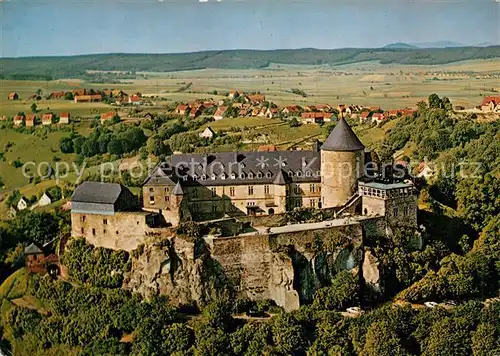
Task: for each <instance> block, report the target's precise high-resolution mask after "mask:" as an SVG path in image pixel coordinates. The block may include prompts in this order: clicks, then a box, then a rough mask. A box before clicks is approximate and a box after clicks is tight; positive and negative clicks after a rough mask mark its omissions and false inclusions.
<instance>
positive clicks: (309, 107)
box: [302, 105, 316, 112]
mask: <svg viewBox="0 0 500 356" xmlns="http://www.w3.org/2000/svg"><path fill="white" fill-rule="evenodd" d="M302 109H303V110H304V111H307V112H310V111H316V106H314V105H307V106H303V107H302Z"/></svg>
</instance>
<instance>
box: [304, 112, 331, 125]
mask: <svg viewBox="0 0 500 356" xmlns="http://www.w3.org/2000/svg"><path fill="white" fill-rule="evenodd" d="M332 117H333V114H330V113H325V112H303V113H302V115H301V120H300V121H301V122H302V123H304V124H322V123H323V122H330V121H332Z"/></svg>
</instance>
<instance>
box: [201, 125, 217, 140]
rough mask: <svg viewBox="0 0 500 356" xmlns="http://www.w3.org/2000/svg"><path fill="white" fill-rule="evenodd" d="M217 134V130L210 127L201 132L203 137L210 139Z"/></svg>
mask: <svg viewBox="0 0 500 356" xmlns="http://www.w3.org/2000/svg"><path fill="white" fill-rule="evenodd" d="M214 136H215V132H214V131H213V130H212V129H211V128H210V127H207V128H206V129H205V130H203V132H201V133H200V137H201V138H208V139H209V140H210V139H211V138H213V137H214Z"/></svg>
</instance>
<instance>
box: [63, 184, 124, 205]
mask: <svg viewBox="0 0 500 356" xmlns="http://www.w3.org/2000/svg"><path fill="white" fill-rule="evenodd" d="M121 192H122V186H121V185H120V184H116V183H102V182H83V183H82V184H80V185H79V186H78V187H76V189H75V192H74V193H73V196H72V197H71V202H80V203H95V204H114V203H115V202H116V200H117V199H118V197H119V196H120V194H121Z"/></svg>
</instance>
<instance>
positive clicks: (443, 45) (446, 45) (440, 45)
mask: <svg viewBox="0 0 500 356" xmlns="http://www.w3.org/2000/svg"><path fill="white" fill-rule="evenodd" d="M411 45H412V46H414V47H416V48H455V47H467V45H466V44H463V43H459V42H453V41H436V42H420V43H412V44H411Z"/></svg>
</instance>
